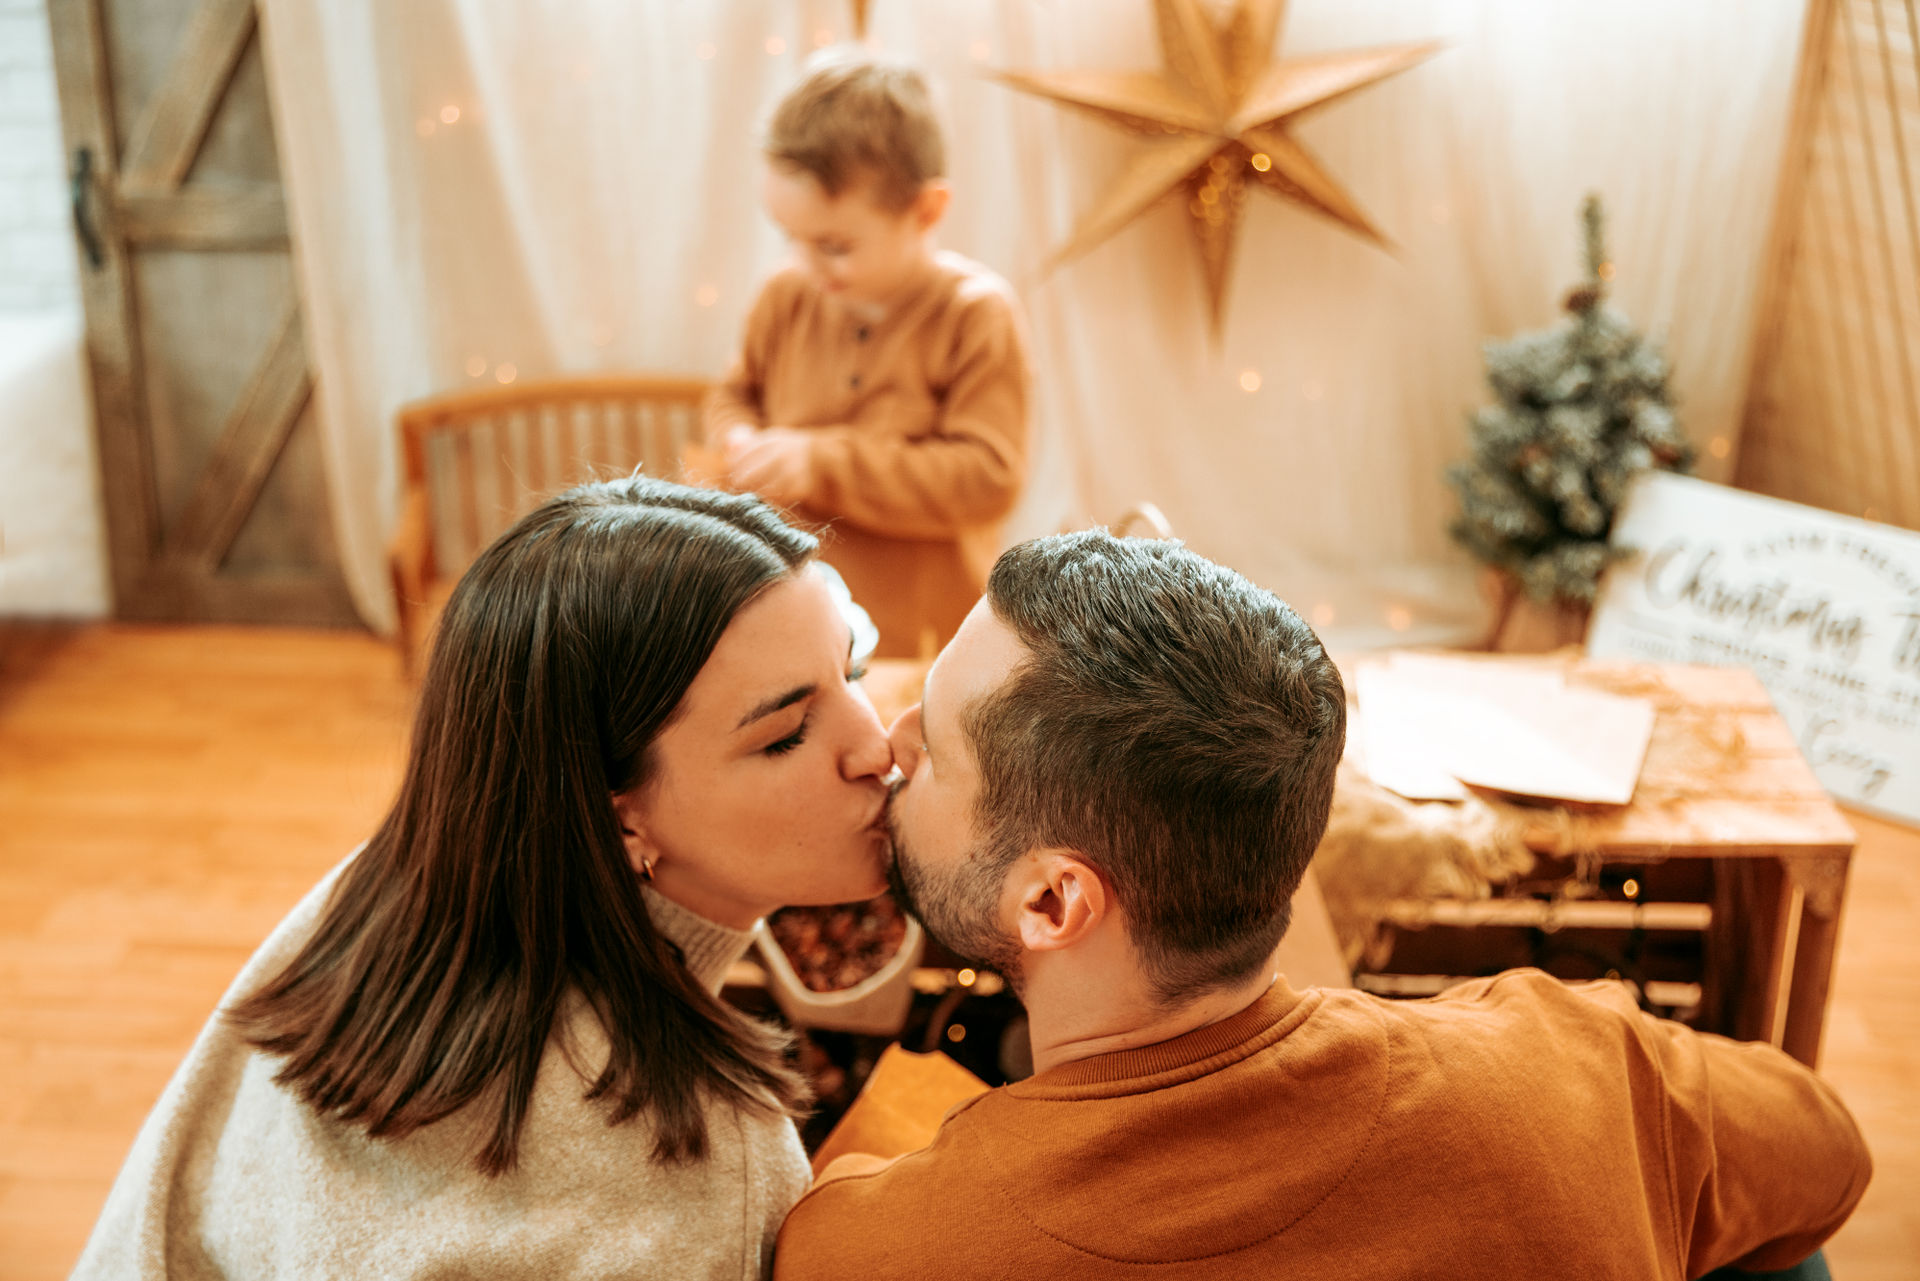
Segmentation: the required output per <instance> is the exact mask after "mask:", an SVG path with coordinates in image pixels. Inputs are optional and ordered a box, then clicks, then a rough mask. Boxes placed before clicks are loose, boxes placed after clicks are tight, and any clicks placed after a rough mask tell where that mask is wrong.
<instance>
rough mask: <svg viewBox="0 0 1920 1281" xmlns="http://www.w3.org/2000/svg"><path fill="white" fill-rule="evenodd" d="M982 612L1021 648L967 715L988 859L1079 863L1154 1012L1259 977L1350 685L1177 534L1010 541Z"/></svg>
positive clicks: (1313, 835)
mask: <svg viewBox="0 0 1920 1281" xmlns="http://www.w3.org/2000/svg"><path fill="white" fill-rule="evenodd" d="M987 602H988V605H989V606H990V607H991V608H992V610H993V612H994V614H995V615H996V616H997V617H998V618H999V619H1000V621H1001V622H1002V623H1004V624H1005V625H1006V626H1007V627H1008V628H1010V629H1011V630H1012V631H1013V632H1014V634H1015V635H1016V636H1018V637H1019V639H1020V641H1021V643H1022V644H1024V645H1025V646H1026V648H1027V650H1028V651H1029V656H1028V657H1027V658H1026V659H1025V660H1023V661H1022V662H1021V663H1020V665H1019V666H1018V667H1016V669H1015V670H1014V673H1013V674H1012V676H1011V677H1010V678H1009V679H1008V681H1007V682H1006V684H1005V685H1004V686H1002V687H1001V689H1000V690H999V691H998V692H997V693H995V694H992V695H988V696H987V697H985V698H983V699H981V700H979V701H978V702H976V703H975V704H974V705H973V706H971V707H970V708H968V709H967V710H966V712H965V716H966V730H967V734H968V737H969V739H970V740H971V742H972V744H973V751H974V756H975V760H976V763H977V765H978V768H979V770H980V774H981V790H980V796H979V800H978V812H977V818H978V821H979V823H980V827H981V830H982V832H983V834H984V836H985V842H986V849H985V850H984V851H983V857H985V858H987V859H989V860H998V861H999V862H1000V863H1001V864H1002V865H1011V863H1012V861H1013V860H1014V859H1015V858H1017V857H1018V856H1019V855H1020V854H1021V853H1023V852H1025V851H1026V850H1028V849H1032V848H1034V847H1037V846H1059V847H1064V848H1070V849H1073V850H1076V851H1078V852H1079V853H1080V854H1081V855H1083V856H1084V857H1085V858H1086V859H1087V860H1088V861H1089V862H1090V863H1091V864H1092V865H1093V866H1094V867H1095V868H1096V869H1097V870H1099V872H1100V873H1101V874H1102V875H1103V876H1105V877H1106V878H1107V880H1108V881H1109V883H1110V884H1111V886H1112V888H1113V892H1114V895H1115V897H1116V898H1117V899H1118V900H1119V903H1120V905H1121V907H1122V909H1123V910H1124V911H1125V913H1126V919H1127V921H1128V923H1129V928H1130V930H1131V934H1132V938H1133V942H1134V944H1135V945H1136V946H1137V947H1138V948H1139V949H1140V952H1141V955H1142V958H1143V961H1144V963H1145V965H1146V968H1147V972H1148V975H1149V976H1150V978H1151V980H1152V982H1153V983H1154V986H1155V989H1156V991H1157V993H1158V994H1159V996H1160V998H1161V999H1162V1000H1163V1001H1167V1002H1173V1001H1175V1000H1179V999H1182V998H1185V997H1190V996H1192V995H1196V994H1198V993H1200V992H1203V991H1206V990H1208V989H1210V988H1215V987H1219V986H1223V985H1226V984H1229V983H1232V982H1235V981H1237V980H1240V979H1243V978H1245V977H1247V976H1248V975H1250V974H1252V973H1253V972H1254V971H1255V970H1257V969H1258V968H1259V966H1260V965H1261V964H1262V963H1263V962H1264V961H1265V960H1266V959H1267V957H1268V956H1269V955H1271V953H1272V952H1273V949H1274V948H1275V946H1277V945H1278V943H1279V942H1280V937H1281V936H1282V935H1283V934H1285V933H1286V929H1287V924H1288V921H1289V919H1290V916H1291V902H1292V898H1293V893H1294V891H1295V890H1296V889H1297V888H1298V887H1299V884H1300V878H1301V876H1302V875H1303V874H1304V873H1305V871H1306V867H1307V862H1308V860H1309V859H1310V858H1312V856H1313V851H1314V848H1315V847H1316V846H1317V845H1318V844H1319V843H1320V837H1321V835H1322V833H1324V832H1325V830H1326V825H1327V813H1328V810H1329V809H1330V807H1331V805H1332V802H1333V779H1334V771H1335V769H1336V767H1337V766H1338V765H1339V762H1340V754H1341V751H1342V748H1343V746H1344V743H1345V738H1346V723H1347V704H1346V692H1345V690H1344V689H1343V687H1342V685H1341V682H1340V673H1339V671H1338V670H1337V669H1336V668H1335V667H1334V665H1333V661H1332V660H1331V659H1330V658H1328V657H1327V653H1326V650H1325V649H1324V648H1323V647H1322V646H1321V644H1320V639H1319V637H1317V636H1315V635H1314V633H1313V630H1312V629H1311V628H1310V627H1308V626H1307V625H1306V623H1305V622H1303V621H1302V620H1301V618H1300V616H1299V615H1298V614H1296V613H1294V612H1293V610H1291V609H1289V608H1288V607H1287V606H1286V604H1285V603H1284V602H1282V601H1281V600H1280V599H1279V598H1278V597H1276V596H1274V595H1273V594H1272V593H1271V592H1267V591H1264V590H1262V589H1261V588H1259V587H1256V586H1254V585H1253V584H1252V583H1250V582H1248V581H1247V580H1246V579H1245V578H1242V577H1241V576H1240V575H1239V574H1236V573H1234V572H1233V571H1232V570H1230V569H1225V568H1223V567H1221V566H1219V565H1216V564H1214V563H1213V562H1211V561H1209V560H1206V559H1205V558H1203V557H1201V556H1198V555H1195V554H1194V553H1193V552H1191V551H1188V550H1187V549H1186V548H1185V547H1184V546H1181V545H1180V544H1178V543H1174V542H1160V541H1150V540H1145V539H1120V538H1115V537H1113V536H1112V535H1111V534H1109V533H1107V532H1106V531H1105V530H1091V531H1087V532H1083V533H1076V534H1061V535H1057V536H1055V537H1051V538H1040V539H1035V540H1034V541H1032V542H1028V543H1022V544H1021V545H1019V546H1017V547H1014V548H1013V549H1011V550H1010V551H1008V552H1007V553H1006V554H1005V555H1003V556H1002V557H1000V560H999V562H998V563H997V564H995V565H994V567H993V573H992V575H991V577H990V578H989V580H988V582H987Z"/></svg>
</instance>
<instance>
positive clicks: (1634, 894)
mask: <svg viewBox="0 0 1920 1281" xmlns="http://www.w3.org/2000/svg"><path fill="white" fill-rule="evenodd" d="M1620 892H1621V893H1622V894H1624V895H1626V896H1627V897H1628V898H1639V897H1640V882H1638V881H1636V880H1634V879H1633V878H1632V877H1628V878H1627V880H1626V883H1625V884H1623V885H1622V886H1621V887H1620Z"/></svg>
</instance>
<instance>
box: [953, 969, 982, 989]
mask: <svg viewBox="0 0 1920 1281" xmlns="http://www.w3.org/2000/svg"><path fill="white" fill-rule="evenodd" d="M979 977H980V976H979V974H977V973H975V972H974V971H973V970H970V969H967V970H961V971H960V972H959V973H957V974H955V975H954V976H953V981H954V982H955V983H958V984H959V985H960V986H961V987H972V986H973V984H974V981H975V980H976V979H978V978H979Z"/></svg>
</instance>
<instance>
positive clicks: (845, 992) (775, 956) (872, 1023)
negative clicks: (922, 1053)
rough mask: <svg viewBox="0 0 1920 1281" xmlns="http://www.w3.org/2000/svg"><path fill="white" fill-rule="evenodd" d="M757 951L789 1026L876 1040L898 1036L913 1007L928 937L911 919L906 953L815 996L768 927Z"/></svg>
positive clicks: (759, 932) (903, 945) (756, 937)
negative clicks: (915, 977)
mask: <svg viewBox="0 0 1920 1281" xmlns="http://www.w3.org/2000/svg"><path fill="white" fill-rule="evenodd" d="M753 942H754V946H755V947H757V948H758V949H759V950H760V958H761V960H762V962H764V963H765V965H766V969H767V990H768V991H770V992H772V993H773V1000H774V1003H775V1004H776V1005H778V1006H779V1007H780V1012H781V1013H782V1014H784V1015H786V1016H787V1021H788V1022H790V1023H792V1024H793V1025H794V1026H795V1027H817V1028H824V1029H826V1030H828V1031H833V1032H864V1033H866V1034H868V1035H870V1036H897V1035H899V1032H900V1029H901V1028H902V1027H903V1026H905V1024H906V1021H907V1009H908V1007H909V1006H911V1005H912V1004H913V967H914V966H916V965H918V964H920V954H921V953H922V952H924V951H925V950H926V946H927V936H926V934H925V933H924V932H922V930H921V929H920V922H918V921H916V920H914V919H913V918H912V917H911V916H909V917H908V918H907V932H906V934H905V935H904V936H902V938H901V939H900V950H899V951H897V952H895V953H894V954H893V955H892V956H891V957H889V958H888V960H887V963H886V964H885V965H883V966H881V967H880V969H879V970H878V971H877V972H875V973H873V974H870V975H868V976H867V977H866V978H864V979H862V980H861V981H860V982H858V983H856V984H854V985H853V986H852V987H849V988H841V989H840V990H839V991H835V992H815V991H813V990H812V989H810V988H809V987H808V986H807V985H806V984H805V983H802V982H801V981H800V976H799V975H798V974H796V973H794V969H793V963H792V962H791V961H789V960H788V959H787V954H786V953H785V952H784V951H782V950H781V948H780V943H779V941H778V940H777V939H775V938H774V937H773V931H772V930H770V929H768V928H767V923H766V922H765V921H761V922H760V923H759V924H758V925H756V926H754V927H753Z"/></svg>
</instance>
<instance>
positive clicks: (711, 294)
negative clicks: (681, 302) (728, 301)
mask: <svg viewBox="0 0 1920 1281" xmlns="http://www.w3.org/2000/svg"><path fill="white" fill-rule="evenodd" d="M693 300H694V301H695V302H697V303H699V304H700V305H701V306H702V307H711V306H713V304H715V303H717V302H719V301H720V291H719V290H718V289H716V288H714V287H713V286H712V285H702V286H700V287H699V288H698V289H696V290H694V291H693Z"/></svg>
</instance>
